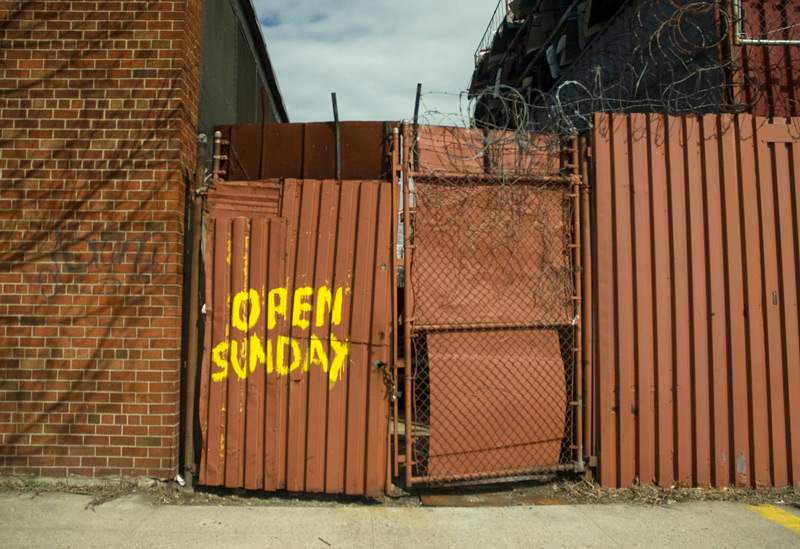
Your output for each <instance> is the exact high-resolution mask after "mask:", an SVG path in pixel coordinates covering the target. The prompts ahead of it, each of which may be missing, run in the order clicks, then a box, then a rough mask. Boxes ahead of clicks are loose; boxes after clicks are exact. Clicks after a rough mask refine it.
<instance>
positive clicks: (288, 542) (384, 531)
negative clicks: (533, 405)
mask: <svg viewBox="0 0 800 549" xmlns="http://www.w3.org/2000/svg"><path fill="white" fill-rule="evenodd" d="M91 502H92V496H85V495H76V494H68V493H59V492H48V493H41V494H35V493H34V492H21V493H17V492H13V491H9V492H3V493H0V547H5V548H12V547H13V548H16V547H77V548H81V549H89V548H92V547H103V548H112V547H167V548H171V547H195V548H200V547H202V548H203V549H206V548H210V547H236V548H237V549H238V548H244V547H280V548H282V549H284V548H294V547H302V548H306V547H308V548H319V549H328V548H331V547H335V548H338V547H346V548H351V547H352V548H359V547H370V548H371V547H374V548H385V547H403V548H409V547H413V548H424V547H437V548H438V547H458V548H464V547H479V548H486V547H489V548H500V547H526V548H527V547H781V548H782V547H800V509H797V508H795V507H793V506H786V505H767V506H758V507H756V506H749V505H746V504H742V503H730V502H693V503H676V504H672V505H665V506H656V507H653V506H645V505H630V504H625V505H618V504H603V505H586V504H582V505H525V506H508V507H469V508H463V507H424V506H422V507H387V506H381V505H341V506H339V505H334V506H325V507H297V506H292V507H289V506H287V507H283V506H247V505H240V506H228V505H159V504H157V503H155V501H154V499H153V496H151V495H149V494H147V493H133V494H128V495H124V496H121V497H119V498H117V499H114V500H112V501H108V502H106V503H103V504H102V505H96V506H92V505H90V503H91Z"/></svg>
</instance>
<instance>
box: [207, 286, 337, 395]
mask: <svg viewBox="0 0 800 549" xmlns="http://www.w3.org/2000/svg"><path fill="white" fill-rule="evenodd" d="M344 293H345V292H344V291H343V288H341V287H340V288H337V289H336V291H335V292H333V291H331V289H330V288H328V287H327V286H322V287H320V288H319V289H318V290H317V292H316V300H315V302H314V303H313V304H312V303H311V299H312V297H313V296H314V289H313V288H311V287H310V286H305V287H302V288H297V289H296V290H295V291H294V295H293V299H292V309H291V323H292V326H296V327H298V328H300V329H302V330H308V329H310V328H311V324H312V321H313V323H314V326H315V327H324V326H326V325H327V322H328V320H330V324H331V326H338V325H340V324H341V323H342V299H343V294H344ZM348 293H349V292H348ZM288 304H289V290H288V288H275V289H272V290H270V291H269V293H268V294H267V300H266V305H267V318H266V328H267V333H269V331H270V330H273V329H274V328H275V326H276V325H277V323H278V318H279V317H280V318H282V319H283V320H284V321H285V322H288V321H289V320H290V319H289V315H288ZM245 306H247V308H245ZM248 311H249V312H248ZM326 311H327V314H326ZM243 312H244V314H242V313H243ZM260 316H261V296H260V295H259V294H258V292H257V291H256V290H249V291H247V290H244V291H241V292H239V293H238V294H236V295H235V296H234V298H233V306H232V307H231V325H232V326H233V328H234V329H236V330H238V331H239V332H242V333H244V334H247V337H245V338H244V339H243V340H242V341H241V342H239V341H237V340H235V339H233V338H231V339H230V341H222V342H220V343H218V344H217V345H216V346H215V347H214V349H213V351H212V353H211V359H212V361H213V362H214V364H216V365H217V366H218V367H219V368H220V369H219V371H217V372H214V373H212V374H211V379H212V380H214V381H222V380H223V379H225V378H227V377H228V375H229V373H230V371H231V370H233V372H234V373H235V374H236V375H237V376H238V377H239V379H247V374H248V372H250V373H252V372H254V371H255V370H256V368H257V367H258V366H259V364H264V365H265V366H266V369H267V373H268V374H271V373H273V372H275V373H277V374H278V375H279V376H286V375H289V373H290V372H293V371H294V370H296V369H297V368H300V367H302V368H303V371H304V372H307V371H308V370H309V369H310V368H311V366H312V365H314V366H319V367H320V368H322V371H323V372H325V373H326V374H328V380H329V383H328V389H332V388H333V386H334V384H335V383H336V381H338V380H339V378H340V377H341V374H342V370H343V369H344V366H345V363H346V359H347V357H348V355H349V354H350V338H347V339H345V340H344V341H340V340H339V339H338V338H337V337H336V336H335V335H333V333H331V334H329V336H328V337H327V338H324V339H320V338H319V337H318V336H316V335H314V334H311V335H310V336H309V337H308V339H307V341H308V344H307V346H306V347H307V348H306V350H305V352H303V351H302V350H301V345H300V341H298V340H297V339H295V338H293V337H290V336H286V335H280V336H278V337H277V338H275V341H274V342H273V341H272V340H271V339H269V338H267V341H266V345H265V344H264V342H262V341H261V338H259V337H258V335H257V334H255V333H253V332H252V330H253V328H254V327H255V326H256V323H258V319H259V317H260ZM226 332H229V330H226ZM303 340H305V338H303ZM326 344H327V346H329V347H330V351H331V354H332V355H333V356H332V357H331V356H329V353H328V351H327V350H326Z"/></svg>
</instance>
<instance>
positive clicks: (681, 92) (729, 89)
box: [423, 0, 800, 139]
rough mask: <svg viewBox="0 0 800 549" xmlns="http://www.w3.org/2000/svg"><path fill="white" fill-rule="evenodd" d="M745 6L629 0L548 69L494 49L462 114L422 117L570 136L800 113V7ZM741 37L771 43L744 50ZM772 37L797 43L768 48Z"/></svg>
mask: <svg viewBox="0 0 800 549" xmlns="http://www.w3.org/2000/svg"><path fill="white" fill-rule="evenodd" d="M737 6H738V7H737V10H738V11H737V10H732V9H731V4H730V2H726V1H722V0H703V1H685V0H643V1H639V2H633V3H628V4H627V7H625V8H623V9H622V10H621V11H620V12H619V13H618V14H617V16H616V17H615V18H613V19H612V20H611V21H609V22H608V23H607V25H606V26H605V29H604V30H603V31H600V35H599V36H598V38H596V39H595V40H594V41H593V42H590V43H589V44H588V45H586V47H584V48H583V50H582V51H580V52H579V53H575V52H569V54H563V56H562V57H561V58H560V59H556V60H555V61H554V62H552V63H549V64H548V63H547V62H544V61H543V60H542V59H543V58H544V57H545V56H544V55H542V54H541V52H538V51H537V50H534V51H528V50H527V49H526V48H528V46H526V44H525V42H526V40H524V39H523V40H517V41H516V42H512V45H511V46H510V47H509V49H508V51H507V52H505V53H503V54H502V55H500V54H494V57H493V54H492V52H491V51H488V52H486V54H485V55H486V56H487V57H486V58H485V59H484V60H483V61H482V62H481V63H479V64H478V68H477V69H476V72H475V75H474V78H473V82H472V86H471V90H470V91H469V92H462V94H461V95H460V97H459V108H458V110H457V112H453V113H443V112H439V111H436V110H431V111H425V110H423V113H424V114H423V120H424V121H425V123H442V122H443V121H444V122H445V123H448V124H452V125H457V126H461V127H468V128H472V129H474V130H485V129H488V130H510V131H517V130H520V131H521V133H523V134H525V133H532V132H536V133H538V134H547V135H553V136H569V135H574V134H576V133H581V132H585V131H586V130H588V129H590V128H591V127H592V120H593V117H594V114H595V113H621V114H626V113H658V114H678V115H680V114H708V113H742V112H750V113H753V114H756V115H760V116H769V117H776V116H795V115H797V114H798V111H800V85H798V84H797V82H796V78H795V76H794V74H793V69H794V70H796V68H795V67H796V66H797V64H798V63H800V6H797V5H794V3H793V2H791V1H790V0H776V1H774V2H763V1H760V0H741V1H740V2H739V3H738V4H737ZM577 24H578V23H576V25H577ZM520 32H521V35H524V34H525V30H524V29H523V30H522V31H520ZM565 36H566V35H565ZM737 37H739V38H741V37H751V38H755V39H763V40H764V42H763V43H756V44H749V43H748V44H743V43H739V42H741V41H740V40H737ZM567 38H569V39H570V40H577V38H576V37H574V36H571V35H570V36H567ZM774 38H779V39H781V40H784V41H788V42H791V41H797V44H798V45H770V44H769V43H768V42H767V41H768V40H771V39H774ZM565 40H566V38H565ZM542 47H544V46H542ZM566 49H568V50H569V46H567V48H566ZM537 54H538V55H537ZM531 59H533V61H532V60H531ZM537 59H538V60H539V63H534V61H536V60H537ZM562 62H563V64H562ZM423 104H424V103H423ZM507 138H508V137H507V136H503V139H507Z"/></svg>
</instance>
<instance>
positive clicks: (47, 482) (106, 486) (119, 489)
mask: <svg viewBox="0 0 800 549" xmlns="http://www.w3.org/2000/svg"><path fill="white" fill-rule="evenodd" d="M9 491H17V492H19V493H21V494H22V493H27V494H32V495H33V497H35V496H37V495H38V494H40V493H44V492H63V493H72V494H82V495H88V496H92V501H90V502H89V503H88V504H87V506H86V507H87V509H94V508H95V507H97V506H99V505H102V504H103V503H106V502H108V501H112V500H114V499H117V498H119V497H121V496H125V495H129V494H133V493H144V494H147V495H149V496H151V497H152V500H153V502H154V503H156V504H159V505H239V506H283V507H326V506H342V505H350V506H372V505H380V506H387V507H418V506H421V505H433V506H458V507H465V506H466V507H474V506H498V505H499V506H508V505H564V504H614V503H626V504H635V505H650V506H666V505H673V504H676V503H684V502H691V501H730V502H737V503H746V504H763V503H769V504H778V505H792V506H795V507H800V490H797V489H793V488H782V489H778V488H762V489H750V488H736V487H723V488H690V487H685V486H670V487H663V488H662V487H659V486H651V485H640V484H638V483H636V484H634V485H633V486H630V487H628V488H603V487H601V486H599V485H598V484H596V483H594V482H592V481H590V480H588V479H586V478H585V477H552V478H548V479H545V480H538V481H526V482H521V483H509V484H494V485H484V486H461V487H436V488H420V489H417V490H414V491H410V492H409V491H406V490H404V489H402V488H400V487H398V486H393V490H392V495H391V496H382V497H378V498H367V497H360V496H344V495H327V494H304V493H292V492H262V491H247V490H242V489H229V488H209V487H195V488H194V489H191V488H189V487H182V486H180V485H179V483H178V482H176V481H171V482H165V481H160V480H155V479H149V478H140V479H114V480H102V481H100V480H94V479H72V478H70V479H68V480H55V479H20V478H12V477H3V478H0V492H9Z"/></svg>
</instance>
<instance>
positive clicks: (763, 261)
mask: <svg viewBox="0 0 800 549" xmlns="http://www.w3.org/2000/svg"><path fill="white" fill-rule="evenodd" d="M798 130H800V121H798V120H797V119H793V120H792V124H768V123H767V120H766V119H763V118H754V117H751V116H746V115H742V116H739V117H733V116H729V115H721V116H717V115H708V116H705V117H665V116H660V115H649V116H648V115H630V116H616V115H610V116H608V115H598V116H597V118H596V124H595V130H594V134H593V158H594V166H593V167H594V179H595V181H594V186H593V188H592V193H593V196H594V199H593V207H594V212H593V214H594V217H593V219H594V222H595V223H594V227H593V231H595V234H596V240H595V243H594V265H593V268H594V272H593V278H594V284H595V286H594V288H593V291H594V292H595V296H596V298H595V301H594V307H595V308H594V310H593V314H594V320H595V322H594V326H595V328H594V329H595V333H594V347H595V356H594V361H595V364H594V379H595V382H596V386H595V390H596V391H597V393H596V395H595V402H596V406H597V408H596V414H597V415H596V418H597V421H598V424H597V426H596V429H597V432H596V434H597V440H596V442H597V443H598V444H599V447H598V449H597V452H598V458H599V475H600V481H601V482H602V483H603V484H604V485H607V486H625V485H629V484H631V483H633V482H634V480H635V479H638V480H639V481H640V482H642V483H645V484H649V483H658V484H660V485H662V486H667V485H670V484H672V483H674V482H679V483H683V484H687V485H701V486H702V485H715V486H726V485H729V484H736V485H743V486H763V485H775V486H785V485H787V484H791V485H794V486H797V485H800V401H798V399H797V398H793V397H794V395H795V393H796V392H797V388H798V387H800V346H799V344H798V341H800V328H799V327H798V326H799V323H800V318H799V317H798V306H797V295H798V291H799V290H800V278H799V277H798V263H799V261H798V258H800V222H799V220H798V212H800V192H798V188H797V184H798V181H800V171H799V170H800V131H798Z"/></svg>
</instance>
